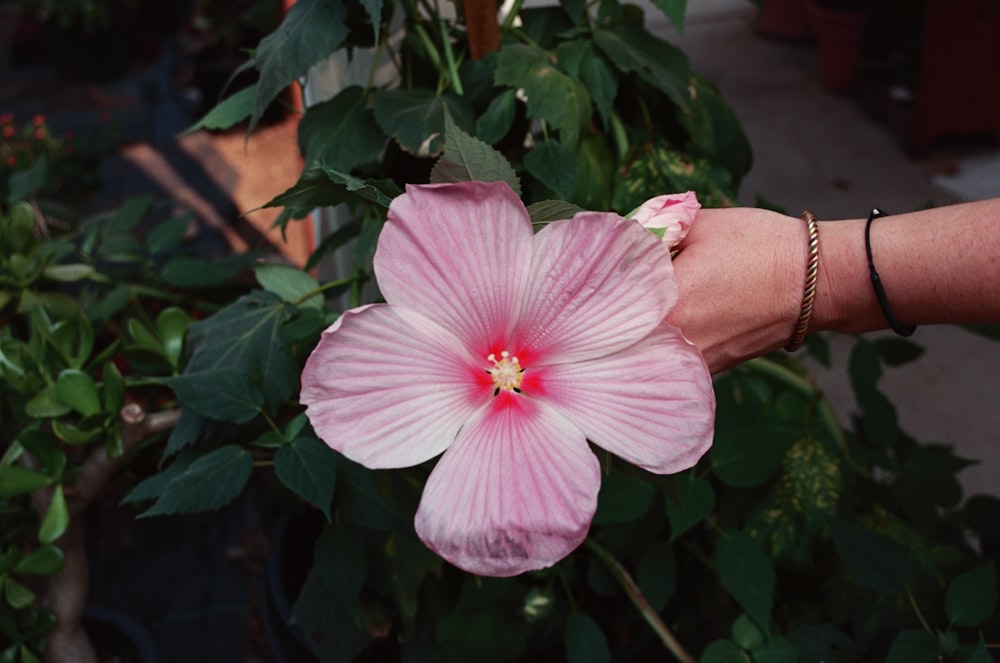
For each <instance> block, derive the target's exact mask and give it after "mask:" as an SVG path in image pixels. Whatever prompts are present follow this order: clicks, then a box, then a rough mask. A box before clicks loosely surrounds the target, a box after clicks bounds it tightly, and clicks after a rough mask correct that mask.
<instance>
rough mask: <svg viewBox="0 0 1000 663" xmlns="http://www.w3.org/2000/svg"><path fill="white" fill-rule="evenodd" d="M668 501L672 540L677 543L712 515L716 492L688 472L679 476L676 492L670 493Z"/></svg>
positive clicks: (709, 485) (668, 517)
mask: <svg viewBox="0 0 1000 663" xmlns="http://www.w3.org/2000/svg"><path fill="white" fill-rule="evenodd" d="M666 500H667V519H668V520H669V521H670V540H671V541H675V540H676V539H677V537H679V536H680V535H681V534H683V533H684V532H686V531H688V530H689V529H691V528H692V527H694V526H695V525H697V524H698V523H700V522H701V521H703V520H704V519H705V518H707V517H708V515H709V514H710V513H712V509H714V508H715V491H714V490H713V489H712V484H710V483H709V482H708V481H706V480H704V479H702V478H700V477H698V476H696V475H695V474H694V473H693V472H687V473H684V474H681V475H678V476H677V480H676V481H675V482H674V492H673V493H669V492H668V493H667V498H666Z"/></svg>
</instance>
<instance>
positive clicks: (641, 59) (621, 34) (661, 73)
mask: <svg viewBox="0 0 1000 663" xmlns="http://www.w3.org/2000/svg"><path fill="white" fill-rule="evenodd" d="M594 42H595V43H596V44H597V46H598V48H600V49H601V50H602V51H603V52H604V54H605V55H607V56H608V59H610V60H611V62H612V63H614V65H615V66H616V67H617V68H618V69H620V70H621V71H625V72H634V73H636V74H638V75H639V76H640V77H641V78H642V79H643V80H645V81H646V82H647V83H649V84H650V85H652V86H654V87H656V88H657V89H659V90H660V91H661V92H663V93H664V94H666V95H667V96H668V97H669V98H670V99H671V100H672V101H673V102H674V103H675V104H677V105H678V106H679V107H680V109H681V110H682V111H686V110H687V108H688V104H689V103H690V100H691V97H690V93H689V92H688V85H689V84H690V81H691V75H692V73H691V63H690V62H689V61H688V57H687V55H685V54H684V51H682V50H681V49H679V48H677V47H676V46H674V45H673V44H670V43H668V42H666V41H664V40H662V39H660V38H658V37H655V36H654V35H652V34H650V33H649V32H648V31H647V30H645V29H644V28H643V27H642V26H641V25H630V24H619V25H616V26H614V27H613V28H611V29H607V28H601V29H597V30H594Z"/></svg>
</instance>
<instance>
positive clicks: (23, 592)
mask: <svg viewBox="0 0 1000 663" xmlns="http://www.w3.org/2000/svg"><path fill="white" fill-rule="evenodd" d="M3 586H4V587H3V589H4V598H5V599H7V605H9V606H10V607H12V608H14V609H15V610H23V609H24V608H27V607H28V606H30V605H31V604H32V603H34V602H35V593H34V592H33V591H31V590H30V589H28V588H27V587H25V586H24V585H22V584H21V583H19V582H18V581H16V580H14V579H13V578H11V577H10V576H7V577H6V582H4V583H3Z"/></svg>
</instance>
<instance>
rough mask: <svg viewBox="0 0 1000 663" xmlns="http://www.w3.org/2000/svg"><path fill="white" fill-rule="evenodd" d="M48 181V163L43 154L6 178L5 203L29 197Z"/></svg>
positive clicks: (13, 202)
mask: <svg viewBox="0 0 1000 663" xmlns="http://www.w3.org/2000/svg"><path fill="white" fill-rule="evenodd" d="M48 181H49V164H48V161H46V159H45V155H44V154H42V155H39V157H38V159H36V160H35V163H33V164H31V166H29V167H28V168H26V169H24V170H19V171H17V172H14V173H12V174H11V175H10V177H8V179H7V205H14V204H15V203H19V202H21V201H24V200H29V199H31V198H32V197H33V196H34V195H35V194H36V193H38V192H39V191H40V190H41V189H42V187H44V186H45V185H46V184H47V183H48Z"/></svg>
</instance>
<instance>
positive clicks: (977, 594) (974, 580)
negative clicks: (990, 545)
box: [944, 561, 997, 627]
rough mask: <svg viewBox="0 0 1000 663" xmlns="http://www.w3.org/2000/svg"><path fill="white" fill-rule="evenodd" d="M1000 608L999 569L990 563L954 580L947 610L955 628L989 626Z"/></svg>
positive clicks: (949, 593)
mask: <svg viewBox="0 0 1000 663" xmlns="http://www.w3.org/2000/svg"><path fill="white" fill-rule="evenodd" d="M996 605H997V576H996V567H995V563H994V562H993V561H990V562H987V563H986V564H983V565H982V566H980V567H978V568H976V569H973V570H972V571H968V572H966V573H963V574H962V575H960V576H958V577H957V578H955V579H954V580H952V581H951V584H950V585H948V593H947V595H946V597H945V606H944V607H945V612H946V614H947V615H948V619H950V620H951V623H952V624H955V625H956V626H968V627H976V626H981V625H982V624H985V623H986V621H987V620H988V619H989V618H990V616H991V615H992V614H993V611H994V610H996Z"/></svg>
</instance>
